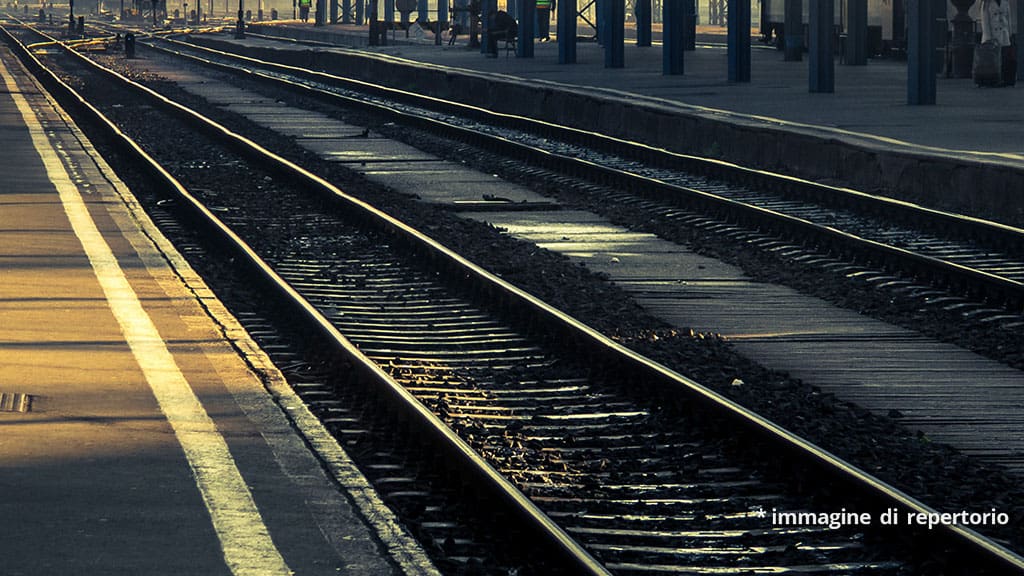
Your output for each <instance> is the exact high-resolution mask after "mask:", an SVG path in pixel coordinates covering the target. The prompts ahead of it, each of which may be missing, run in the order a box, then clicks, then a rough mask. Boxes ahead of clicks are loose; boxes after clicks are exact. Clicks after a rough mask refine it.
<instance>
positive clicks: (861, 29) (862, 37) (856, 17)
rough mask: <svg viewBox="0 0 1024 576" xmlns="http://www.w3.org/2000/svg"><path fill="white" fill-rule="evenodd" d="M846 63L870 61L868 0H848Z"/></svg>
mask: <svg viewBox="0 0 1024 576" xmlns="http://www.w3.org/2000/svg"><path fill="white" fill-rule="evenodd" d="M843 53H844V54H845V57H846V62H845V63H846V64H849V65H850V66H864V65H866V64H867V63H868V0H846V46H844V47H843Z"/></svg>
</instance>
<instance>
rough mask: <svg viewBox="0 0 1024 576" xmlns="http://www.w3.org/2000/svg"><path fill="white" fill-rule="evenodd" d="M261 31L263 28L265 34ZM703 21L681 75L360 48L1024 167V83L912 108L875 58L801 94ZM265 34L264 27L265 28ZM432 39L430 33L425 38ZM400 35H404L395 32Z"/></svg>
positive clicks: (895, 65)
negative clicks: (735, 50)
mask: <svg viewBox="0 0 1024 576" xmlns="http://www.w3.org/2000/svg"><path fill="white" fill-rule="evenodd" d="M280 26H281V28H282V29H298V30H302V31H304V32H308V33H317V34H336V35H337V36H336V37H335V38H334V40H340V39H342V38H346V37H347V38H349V39H350V41H351V42H352V43H356V42H358V41H362V40H363V38H365V37H366V36H367V35H368V33H367V32H365V29H364V28H360V27H356V26H347V25H332V26H324V27H320V28H313V27H312V26H311V25H307V26H305V27H303V26H300V25H296V24H292V23H289V24H282V25H280ZM270 29H271V28H270V27H267V30H270ZM717 31H718V32H719V33H718V34H716V33H715V32H716V28H714V27H702V28H701V35H700V36H699V39H700V40H701V42H700V43H699V46H698V49H697V50H696V51H694V52H686V53H685V66H686V72H685V74H683V75H681V76H665V75H663V74H662V54H661V47H660V45H655V46H652V47H646V48H639V47H636V46H635V45H633V44H630V43H627V44H626V50H625V67H624V68H620V69H609V68H605V67H604V56H603V48H602V47H601V46H599V45H598V44H596V43H594V42H579V43H578V44H577V50H578V62H577V63H576V64H559V63H558V46H557V43H556V42H551V43H537V44H535V47H534V50H535V56H534V58H529V59H521V58H515V57H514V56H513V57H511V58H505V57H501V58H497V59H491V58H485V57H484V56H483V55H482V54H480V52H479V51H478V50H477V49H470V48H467V47H466V46H465V45H464V44H461V41H460V44H459V45H456V46H447V45H443V46H435V45H433V44H432V43H430V40H429V38H428V39H427V40H424V41H421V42H416V43H410V44H400V45H393V46H383V47H372V48H365V47H364V48H363V49H364V50H367V51H369V52H373V53H379V54H386V55H389V56H393V57H397V58H402V59H408V60H411V61H415V62H422V63H427V64H437V65H441V66H445V67H455V68H463V69H467V70H474V71H480V72H496V73H501V74H508V75H513V76H518V77H522V78H526V79H530V80H534V81H537V82H543V83H551V84H552V85H561V86H569V87H588V88H594V89H598V90H601V91H607V92H609V93H613V94H616V95H619V96H622V95H627V96H632V97H636V98H643V99H648V100H655V101H656V100H664V101H668V102H672V103H673V104H677V105H678V104H683V105H687V106H693V107H696V108H697V109H700V110H703V111H704V112H706V113H707V114H712V115H714V114H718V115H723V114H724V115H736V117H737V118H738V119H746V120H756V121H763V122H767V123H769V124H774V125H787V124H788V125H790V127H792V128H794V129H800V130H812V131H817V132H821V133H827V134H833V135H835V136H836V137H840V138H851V139H861V140H865V141H872V142H876V143H879V144H890V145H893V146H898V145H899V144H900V143H907V144H912V145H914V146H915V147H922V149H924V150H928V149H933V151H935V152H945V153H952V154H957V153H965V154H970V155H975V154H977V153H982V154H1001V155H1003V156H1001V157H1002V158H1007V159H1010V160H1013V161H1016V162H1019V163H1020V164H1021V165H1024V85H1022V86H1018V87H1015V88H979V87H977V86H975V85H974V83H973V81H972V80H970V79H953V78H945V77H941V76H940V77H939V78H938V89H937V101H938V103H937V105H935V106H909V105H907V104H906V101H907V88H906V86H907V80H906V70H907V66H906V63H905V62H901V61H895V60H886V59H875V60H870V61H869V62H868V64H867V65H866V66H846V65H842V64H838V63H837V64H836V87H835V92H834V93H830V94H815V93H810V92H809V91H808V85H809V84H808V74H809V72H808V62H807V59H806V58H805V59H804V60H803V61H802V62H784V61H783V55H782V52H781V51H778V50H775V49H774V48H770V47H766V46H758V45H757V44H756V43H755V45H754V47H753V49H752V65H751V69H752V72H751V82H750V83H730V82H728V81H727V61H726V49H725V46H724V36H722V34H724V28H718V29H717ZM268 33H270V32H268ZM428 36H429V35H428ZM398 40H400V41H403V40H404V39H403V38H401V33H399V36H398Z"/></svg>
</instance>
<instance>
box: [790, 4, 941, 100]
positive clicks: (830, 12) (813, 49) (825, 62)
mask: <svg viewBox="0 0 1024 576" xmlns="http://www.w3.org/2000/svg"><path fill="white" fill-rule="evenodd" d="M926 1H930V0H926ZM810 2H811V3H810V5H809V6H808V8H809V14H808V16H807V19H808V20H809V22H808V27H809V32H810V33H809V34H808V39H809V40H810V42H808V44H809V46H808V47H807V60H808V64H809V66H808V68H809V72H810V74H809V76H810V83H809V84H810V91H811V92H835V91H836V63H835V59H834V58H833V57H832V54H833V46H832V26H833V22H835V4H834V3H833V1H832V0H810Z"/></svg>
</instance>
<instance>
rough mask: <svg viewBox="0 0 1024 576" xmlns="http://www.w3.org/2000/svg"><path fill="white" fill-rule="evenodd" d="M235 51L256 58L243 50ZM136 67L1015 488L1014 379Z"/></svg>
mask: <svg viewBox="0 0 1024 576" xmlns="http://www.w3.org/2000/svg"><path fill="white" fill-rule="evenodd" d="M242 42H245V43H247V44H251V45H266V41H265V40H262V39H256V38H254V39H246V40H244V41H242ZM275 49H281V48H279V47H277V48H275ZM398 49H401V50H404V49H405V48H396V50H398ZM462 57H465V55H463V56H462ZM480 61H481V62H484V63H488V62H493V59H491V60H488V59H483V58H481V59H480ZM138 65H139V66H140V67H142V68H146V69H148V70H150V71H151V72H154V73H156V74H160V75H162V76H165V77H168V78H171V79H173V80H174V81H175V82H177V83H178V85H179V86H182V87H184V88H185V89H187V90H189V91H192V92H194V93H196V94H197V95H200V96H202V97H205V98H207V99H209V100H211V101H216V102H218V103H219V105H221V106H223V107H225V108H227V109H228V110H232V111H235V112H237V113H239V114H243V115H245V116H248V117H249V118H250V119H252V120H253V121H254V122H257V123H259V124H262V125H264V126H266V127H267V128H270V129H272V130H274V131H276V132H279V133H282V134H285V135H288V136H292V137H294V138H295V139H296V142H298V143H299V144H301V145H303V146H305V147H306V148H307V149H309V150H310V151H312V152H315V153H317V154H319V155H320V156H321V157H322V158H323V159H324V160H325V161H329V162H344V163H347V164H348V165H349V166H352V167H353V169H354V170H357V171H359V172H361V173H363V174H364V175H366V177H368V178H370V179H371V180H374V181H376V182H379V183H381V184H384V185H385V186H388V187H389V188H391V189H394V190H403V191H405V192H406V193H407V194H409V195H410V196H415V197H418V198H420V199H421V200H422V201H424V202H429V203H432V204H436V205H440V206H447V207H450V208H452V209H454V210H458V212H459V214H461V215H463V216H465V217H468V218H475V219H479V220H482V221H485V222H488V223H490V224H492V225H494V226H497V227H499V228H501V229H504V230H506V231H507V232H508V233H509V234H512V235H514V236H516V237H518V238H520V239H522V240H524V241H528V242H533V243H536V244H537V245H538V246H541V247H543V248H546V249H549V250H553V251H556V252H560V253H562V254H565V255H567V256H568V257H570V258H571V259H572V260H573V261H576V262H579V263H582V264H585V265H586V266H587V267H588V268H590V269H592V270H595V271H599V272H602V273H604V274H607V276H608V278H609V279H610V280H612V281H613V282H615V283H616V284H618V285H619V286H620V287H622V288H623V289H625V290H627V291H629V292H630V293H632V294H633V295H634V297H635V298H636V299H637V301H638V302H639V303H641V304H642V305H643V306H644V307H645V308H647V309H648V310H649V311H650V312H652V313H653V314H655V315H657V316H660V317H661V318H663V319H665V320H666V321H667V322H668V323H670V324H672V325H675V326H679V327H681V328H684V329H685V328H690V329H693V330H696V331H699V332H713V333H718V334H721V335H722V336H724V337H725V338H726V339H728V340H730V341H731V342H732V343H733V344H734V346H735V347H736V349H737V350H738V351H740V352H741V353H742V354H744V355H745V356H747V357H749V358H751V359H753V360H755V361H758V362H760V363H761V364H763V365H765V366H767V367H769V368H773V369H776V370H779V371H783V372H787V373H789V374H791V375H792V376H794V377H797V378H800V379H802V380H803V381H805V382H808V383H811V384H813V385H815V386H818V387H820V388H821V389H822V390H823V391H825V392H827V393H831V394H835V395H836V396H838V397H839V398H842V399H845V400H849V401H853V402H856V403H858V404H860V405H861V406H863V407H866V408H868V409H871V410H873V411H875V412H876V413H879V414H891V413H898V414H901V421H902V422H903V423H904V424H905V425H906V426H908V427H910V428H912V429H916V430H919V431H922V432H924V433H925V434H927V435H928V437H929V438H931V439H933V440H936V441H940V442H944V443H947V444H950V445H952V446H955V447H957V448H958V449H960V450H961V451H963V452H964V453H967V454H971V455H974V456H977V457H981V458H985V459H987V460H989V461H993V462H998V463H1000V464H1002V465H1004V466H1006V467H1007V468H1009V469H1011V470H1014V471H1015V472H1016V473H1018V474H1019V473H1021V472H1022V471H1024V458H1022V456H1024V443H1022V441H1021V439H1022V438H1024V435H1022V430H1021V428H1020V419H1019V418H1017V417H1016V416H1015V415H1016V414H1017V412H1019V409H1020V406H1021V405H1022V403H1024V397H1022V393H1024V391H1022V389H1021V386H1020V383H1021V375H1020V371H1018V370H1015V369H1013V368H1010V367H1007V366H1004V365H1002V364H999V363H998V362H995V361H991V360H987V359H985V358H982V357H980V356H978V355H976V354H973V353H971V352H968V351H966V350H963V349H959V348H957V347H955V346H953V345H949V344H944V343H941V342H938V341H935V340H934V339H931V338H928V337H926V336H923V335H920V334H917V333H914V332H912V331H909V330H906V329H902V328H899V327H896V326H893V325H890V324H887V323H885V322H880V321H876V320H873V319H871V318H868V317H865V316H862V315H860V314H858V313H856V312H853V311H849V310H842V309H838V308H835V307H833V306H831V305H830V304H828V303H826V302H824V301H822V300H820V299H818V298H814V297H809V296H806V295H802V294H800V293H798V292H797V291H795V290H791V289H788V288H785V287H780V286H773V285H770V284H766V283H763V282H759V281H757V280H754V279H752V278H750V277H749V276H747V275H746V274H744V273H743V272H742V271H741V270H739V269H738V268H736V267H733V266H730V265H726V264H724V263H722V262H718V261H715V260H712V259H710V258H706V257H703V256H700V255H698V254H695V253H693V252H691V251H690V250H687V249H685V248H683V247H681V246H678V245H676V244H673V243H670V242H666V241H664V240H661V239H659V238H657V237H655V236H654V235H653V234H647V233H639V232H636V231H633V230H627V229H624V228H622V227H621V226H617V225H615V224H613V223H612V222H611V221H610V220H609V219H608V218H606V217H603V216H600V215H597V214H593V213H588V212H581V211H578V210H570V209H555V210H541V209H533V210H529V211H509V212H500V211H495V210H493V209H491V210H487V211H484V212H473V211H472V208H471V207H470V206H471V205H472V203H473V201H474V200H476V201H479V199H480V198H481V195H483V196H487V195H493V196H501V197H504V198H508V199H510V200H511V201H512V202H528V203H530V204H531V205H532V206H535V207H540V206H542V205H545V204H550V205H554V204H557V201H556V200H553V199H551V198H548V197H544V196H541V195H539V194H537V193H536V192H534V191H531V190H529V189H527V188H524V187H521V186H517V185H513V184H510V183H507V182H500V181H497V180H495V178H494V177H493V175H491V174H486V173H479V172H475V171H473V170H470V169H467V168H466V167H464V166H461V165H459V164H458V163H456V162H453V161H451V160H442V159H438V158H433V157H430V156H429V155H427V154H426V153H424V152H422V151H419V150H416V149H414V148H411V147H409V146H406V145H403V144H400V143H396V142H392V141H388V140H386V139H383V138H380V137H378V136H374V135H371V136H370V137H368V138H360V139H353V138H344V137H343V135H345V134H349V133H359V132H360V131H361V130H362V129H361V128H358V127H354V126H349V125H345V124H341V123H339V122H338V121H337V120H335V119H333V118H331V117H329V116H327V115H322V114H317V113H316V112H312V111H308V110H294V111H289V113H284V112H283V111H282V110H281V108H280V106H278V105H277V103H276V102H274V101H273V100H272V99H267V100H266V101H265V102H258V101H257V100H258V99H254V98H253V97H252V95H251V94H248V93H245V92H244V91H237V90H236V91H234V92H238V93H237V94H235V93H232V90H228V89H225V88H223V87H216V86H213V85H211V84H210V83H207V82H204V81H203V79H202V78H201V77H196V78H190V77H189V76H188V74H186V73H183V72H181V71H180V70H176V69H171V68H167V69H165V68H162V67H161V66H160V65H159V64H158V63H156V62H149V63H139V64H138ZM613 73H614V72H613ZM1007 93H1009V91H1008V92H1007ZM313 127H315V130H314V129H313ZM318 134H319V135H322V134H331V135H334V136H335V137H328V138H323V137H318V136H317V135H318ZM933 143H937V142H933ZM1003 144H1005V145H1008V144H1009V143H1008V142H1004V143H1003ZM906 145H907V146H909V144H906ZM1014 156H1015V153H1013V152H1006V153H1005V154H1004V155H1003V156H1001V157H1005V158H1007V159H1008V160H1009V161H1013V157H1014ZM403 161H404V162H403ZM442 174H443V175H444V178H439V175H442ZM964 374H970V382H971V383H970V385H969V386H965V385H964Z"/></svg>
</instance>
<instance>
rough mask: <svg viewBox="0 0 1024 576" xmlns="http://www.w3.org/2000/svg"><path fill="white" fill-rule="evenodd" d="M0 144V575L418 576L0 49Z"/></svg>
mask: <svg viewBox="0 0 1024 576" xmlns="http://www.w3.org/2000/svg"><path fill="white" fill-rule="evenodd" d="M0 148H2V149H3V153H2V154H0V395H2V396H0V494H2V498H0V518H2V519H3V530H4V532H3V538H0V557H2V558H3V561H2V568H0V572H3V573H4V574H5V575H9V576H18V575H37V574H82V575H91V574H97V575H98V574H103V575H109V574H147V575H158V574H204V575H215V574H258V575H264V574H265V575H272V574H273V575H286V574H332V575H333V574H354V575H355V574H358V575H364V574H436V573H437V572H436V570H434V569H433V567H432V566H431V565H430V563H429V561H428V560H426V559H425V556H423V554H422V552H421V551H420V550H419V549H418V548H417V547H416V546H415V545H413V544H411V543H410V542H411V539H409V538H408V537H407V536H405V535H404V533H403V532H402V531H401V530H400V529H399V528H398V527H397V525H396V524H395V523H394V521H393V519H391V517H390V513H389V512H388V511H387V509H386V508H385V507H384V506H383V505H382V504H381V503H380V502H379V501H378V500H376V496H375V495H374V493H373V491H372V489H371V488H370V487H369V484H368V483H366V481H365V480H364V479H362V477H361V476H360V475H359V473H358V472H357V471H355V469H354V466H352V465H351V463H350V462H349V461H348V460H347V458H346V456H345V454H344V452H343V451H342V450H341V449H340V447H338V445H337V444H336V443H334V441H333V440H332V439H331V438H330V437H329V435H327V433H326V432H325V431H324V430H322V429H320V428H318V427H317V424H315V419H314V418H313V417H312V416H311V415H310V414H309V413H308V412H305V411H304V410H305V409H304V408H302V406H301V402H299V401H298V399H297V398H296V397H294V396H293V395H292V393H291V392H290V391H289V390H288V388H287V385H286V384H285V383H284V381H283V378H282V377H281V376H280V374H279V373H277V372H276V370H275V369H274V368H273V367H272V365H270V363H269V361H268V360H266V359H265V357H264V356H262V354H261V353H260V352H259V350H258V348H257V347H256V346H255V345H254V344H253V343H252V342H251V341H249V340H248V338H247V336H245V334H244V331H243V330H242V329H241V328H240V326H239V325H238V324H237V323H235V321H234V320H233V319H232V318H231V317H230V315H229V314H227V312H226V311H225V310H224V309H223V307H222V306H221V305H220V303H219V301H218V300H217V299H216V297H215V296H214V295H213V294H212V293H211V292H210V290H209V289H208V288H206V287H205V285H204V284H203V283H202V281H201V279H199V278H198V277H197V276H196V275H195V273H194V272H192V271H191V269H190V268H189V267H188V265H187V264H186V263H185V261H184V259H183V258H182V257H181V256H180V255H179V254H178V253H177V252H176V251H175V250H174V248H173V247H172V246H170V245H169V243H168V242H167V241H166V239H164V238H163V237H162V236H161V234H160V233H159V231H158V230H157V229H156V227H155V226H154V225H153V224H152V223H151V222H150V221H149V220H148V218H147V217H146V216H145V214H144V213H143V212H142V211H141V209H139V208H138V207H137V206H136V205H135V203H134V202H133V200H132V197H131V195H130V193H129V192H128V191H127V190H126V189H125V186H124V185H123V184H122V183H121V182H120V181H119V180H118V179H117V177H116V176H115V175H114V173H113V171H112V170H111V169H110V168H109V166H107V165H106V164H105V163H104V161H103V160H102V159H101V158H99V156H98V154H97V153H96V152H95V150H93V149H92V148H91V145H90V144H89V142H88V141H87V140H86V139H85V137H84V136H83V135H82V134H81V133H80V132H79V131H78V130H77V128H76V127H75V126H74V125H73V123H72V122H71V121H70V120H69V119H68V117H67V116H66V115H65V114H64V113H63V112H62V111H61V110H60V109H59V108H58V107H57V106H56V105H55V104H54V103H53V102H52V101H51V100H50V99H48V98H47V97H46V95H45V94H44V93H43V92H42V91H41V89H40V88H38V87H37V85H36V84H34V83H33V81H32V80H31V79H30V78H29V76H28V75H27V74H26V73H25V72H24V71H23V70H22V69H21V68H20V67H19V65H18V64H17V62H16V61H15V60H14V59H13V58H12V57H10V55H9V53H7V52H6V48H5V49H3V53H2V54H0ZM311 447H312V448H311Z"/></svg>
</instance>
